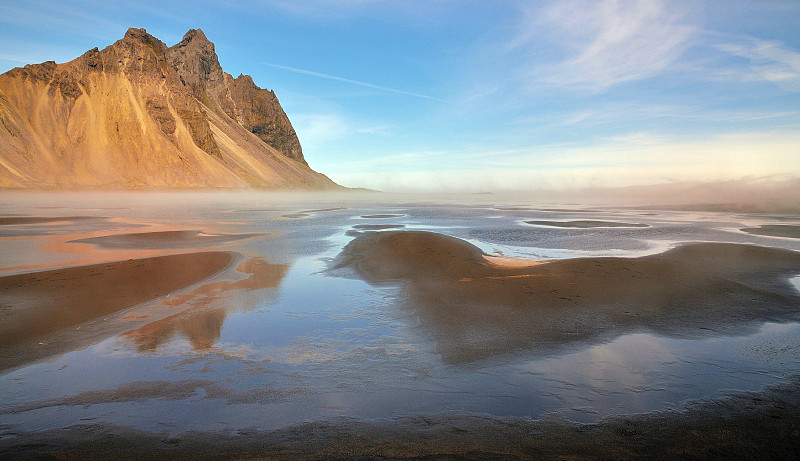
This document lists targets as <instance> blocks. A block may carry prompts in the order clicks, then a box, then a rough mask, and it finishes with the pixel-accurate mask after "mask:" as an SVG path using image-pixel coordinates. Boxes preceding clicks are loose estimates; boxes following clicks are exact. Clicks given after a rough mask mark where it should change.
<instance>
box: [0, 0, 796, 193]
mask: <svg viewBox="0 0 800 461" xmlns="http://www.w3.org/2000/svg"><path fill="white" fill-rule="evenodd" d="M798 25H800V1H797V0H761V1H758V2H756V1H751V0H707V1H704V0H698V1H671V0H596V1H587V0H560V1H504V0H492V1H477V0H475V1H470V0H424V1H415V0H408V1H403V0H307V1H303V0H253V1H248V2H242V1H234V0H226V1H210V0H198V1H192V2H180V1H173V2H171V1H164V0H161V1H158V2H156V1H150V0H136V1H115V2H107V1H83V2H71V1H64V0H59V1H53V0H41V1H37V0H31V1H9V0H0V72H5V71H7V70H9V69H11V68H13V67H17V66H22V65H24V64H27V63H39V62H43V61H46V60H55V61H56V62H65V61H69V60H71V59H74V58H76V57H78V56H80V55H81V54H83V53H84V52H85V51H86V50H88V49H91V48H93V47H95V46H97V47H100V48H103V47H105V46H108V45H110V44H111V43H113V42H114V41H116V40H118V39H120V38H122V36H123V35H124V34H125V31H126V30H127V28H128V27H143V28H145V29H147V31H148V32H150V33H151V34H152V35H154V36H156V37H157V38H159V39H161V40H162V41H164V42H165V43H166V44H167V45H170V46H171V45H173V44H175V43H177V42H179V41H180V40H181V38H182V37H183V34H184V33H185V32H186V31H187V30H189V29H191V28H201V29H202V30H203V31H204V32H205V34H206V36H207V37H208V38H209V40H211V41H212V42H214V43H215V46H216V50H217V54H218V55H219V59H220V63H221V64H222V67H223V69H224V70H225V71H226V72H228V73H230V74H232V75H234V76H237V75H239V74H240V73H243V74H249V75H251V76H252V77H253V80H254V81H255V83H256V84H257V85H259V86H260V87H262V88H269V89H272V90H274V91H275V93H276V95H277V96H278V99H279V100H280V102H281V104H282V106H283V108H284V110H285V111H286V112H287V114H288V115H289V118H290V120H291V121H292V123H293V125H294V128H295V130H296V131H297V134H298V137H299V138H300V142H301V144H302V146H303V152H304V155H305V157H306V159H307V161H308V163H309V164H310V165H311V167H312V168H314V169H315V170H317V171H320V172H322V173H325V174H326V175H328V176H329V177H331V179H333V180H334V181H337V182H338V183H340V184H342V185H345V186H350V187H365V188H370V189H377V190H385V191H423V192H437V191H446V192H489V191H505V190H547V189H574V188H584V187H609V186H611V187H613V186H628V185H644V184H657V183H675V182H682V181H730V180H739V179H743V178H744V179H747V180H753V181H767V180H775V179H777V180H780V179H788V178H796V177H800V26H798Z"/></svg>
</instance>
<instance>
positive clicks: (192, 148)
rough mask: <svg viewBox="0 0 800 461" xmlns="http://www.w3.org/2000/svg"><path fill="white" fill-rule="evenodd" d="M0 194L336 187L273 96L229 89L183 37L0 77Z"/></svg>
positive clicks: (147, 40) (141, 32) (194, 42)
mask: <svg viewBox="0 0 800 461" xmlns="http://www.w3.org/2000/svg"><path fill="white" fill-rule="evenodd" d="M0 122H2V123H0V159H3V162H0V187H61V186H64V187H71V186H76V187H83V186H87V187H94V186H103V187H121V188H128V187H134V188H138V187H208V186H210V187H244V186H247V185H254V186H267V187H319V188H331V187H337V186H336V184H334V183H333V182H332V181H331V180H330V179H328V178H327V177H325V176H324V175H320V174H319V173H317V172H315V171H313V170H312V169H311V168H310V167H309V166H308V164H307V163H306V162H305V159H304V158H303V154H302V150H301V147H300V142H299V140H298V138H297V134H296V133H295V131H294V129H293V128H292V125H291V122H290V121H289V118H288V117H287V115H286V113H285V112H284V111H283V108H281V106H280V103H279V102H278V99H277V97H276V96H275V94H274V93H273V92H272V91H270V90H267V89H261V88H259V87H258V86H257V85H256V84H255V83H254V82H253V79H252V78H251V77H250V76H247V75H240V76H239V78H236V79H234V78H233V77H231V76H230V75H229V74H226V73H225V72H224V71H223V70H222V67H221V66H220V63H219V59H218V58H217V53H216V51H215V47H214V44H213V43H211V41H209V40H208V38H206V36H205V34H204V33H203V31H202V30H200V29H191V30H189V31H188V32H187V33H186V34H185V35H184V36H183V39H182V40H181V41H180V42H179V43H177V44H176V45H174V46H172V47H167V46H166V45H165V44H164V43H163V42H162V41H161V40H159V39H157V38H155V37H153V36H152V35H150V34H149V33H147V31H146V30H145V29H138V28H131V29H128V31H127V32H126V33H125V36H124V37H123V38H121V39H120V40H117V41H116V42H114V43H113V44H112V45H110V46H107V47H105V48H103V49H98V48H93V49H91V50H89V51H87V52H85V53H84V54H83V55H81V56H80V57H78V58H76V59H74V60H72V61H69V62H66V63H63V64H56V63H55V62H53V61H47V62H44V63H42V64H33V65H27V66H25V67H18V68H15V69H12V70H10V71H8V72H6V73H5V74H2V75H0Z"/></svg>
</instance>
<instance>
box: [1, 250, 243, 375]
mask: <svg viewBox="0 0 800 461" xmlns="http://www.w3.org/2000/svg"><path fill="white" fill-rule="evenodd" d="M233 258H234V255H233V254H232V253H229V252H219V251H218V252H203V253H188V254H178V255H170V256H159V257H152V258H146V259H131V260H127V261H117V262H110V263H104V264H93V265H88V266H78V267H68V268H64V269H55V270H48V271H43V272H33V273H26V274H18V275H10V276H6V277H0V307H2V322H0V370H4V369H7V368H13V367H17V366H20V365H22V364H25V363H28V362H31V361H34V360H39V359H42V358H45V357H48V356H51V355H55V354H59V353H63V352H66V351H69V350H73V349H76V348H79V347H82V346H86V345H88V344H92V343H93V342H96V341H98V340H100V339H103V338H105V337H108V336H110V335H111V334H114V333H119V332H120V331H116V330H115V329H114V328H113V326H112V325H111V324H106V325H92V326H91V327H89V326H87V325H85V324H86V323H87V322H90V321H92V320H95V319H101V318H103V317H104V316H107V315H110V314H113V313H115V312H118V311H120V310H123V309H125V308H128V307H131V306H134V305H136V304H139V303H142V302H144V301H148V300H151V299H156V298H159V297H162V296H165V295H167V294H169V293H171V292H173V291H175V290H178V289H181V288H185V287H188V286H190V285H192V284H194V283H197V282H199V281H201V280H204V279H206V278H208V277H211V276H212V275H214V274H216V273H218V272H220V271H221V270H223V269H225V268H226V267H228V266H229V265H230V264H231V263H232V261H233ZM117 327H119V325H117ZM75 329H81V332H80V333H76V332H75V331H69V330H75ZM118 329H119V328H117V330H118ZM122 331H124V326H123V330H122Z"/></svg>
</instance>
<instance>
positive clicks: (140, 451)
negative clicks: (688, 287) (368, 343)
mask: <svg viewBox="0 0 800 461" xmlns="http://www.w3.org/2000/svg"><path fill="white" fill-rule="evenodd" d="M190 393H191V390H190ZM0 458H4V459H64V460H86V459H131V460H139V459H192V460H197V459H274V460H318V459H338V460H365V459H373V460H386V459H415V460H423V459H424V460H430V461H434V460H441V461H445V460H449V461H453V460H539V459H547V460H551V459H552V460H610V459H613V460H634V459H635V460H641V459H653V460H674V459H719V460H751V459H798V458H800V382H798V381H797V380H795V381H794V382H793V383H791V384H788V385H784V386H776V387H773V388H770V389H767V390H765V391H764V392H759V393H739V394H735V395H731V396H729V397H727V398H722V399H715V400H710V401H706V402H701V403H697V404H694V405H692V406H690V408H689V409H688V410H686V411H683V412H674V411H662V412H655V413H649V414H643V415H633V416H618V417H611V418H607V419H605V420H602V421H600V422H598V423H595V424H577V423H571V422H568V421H564V420H559V419H542V420H528V419H523V418H495V417H491V416H488V415H458V414H450V415H448V414H442V415H420V416H412V417H405V418H396V419H391V420H378V421H354V420H351V419H348V418H342V419H340V420H338V421H321V422H309V423H304V424H300V425H297V426H291V427H287V428H283V429H278V430H273V431H261V430H239V431H235V432H229V433H221V432H187V433H183V434H179V435H173V436H170V435H169V434H166V433H153V432H144V431H139V430H136V429H132V428H129V427H124V426H113V425H104V424H84V425H75V426H72V427H67V428H63V429H51V430H45V431H41V432H31V433H21V434H19V433H17V434H13V436H11V437H6V438H3V439H0Z"/></svg>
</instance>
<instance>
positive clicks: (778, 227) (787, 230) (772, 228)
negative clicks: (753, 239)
mask: <svg viewBox="0 0 800 461" xmlns="http://www.w3.org/2000/svg"><path fill="white" fill-rule="evenodd" d="M741 230H742V232H747V233H748V234H753V235H766V236H769V237H786V238H791V239H800V226H795V225H790V224H770V225H764V226H759V227H746V228H744V229H741Z"/></svg>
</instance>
